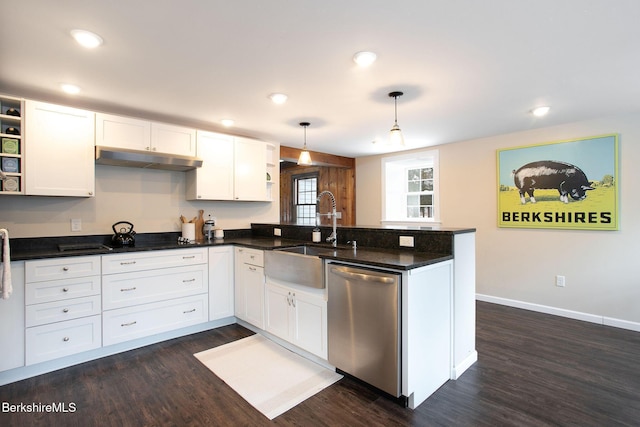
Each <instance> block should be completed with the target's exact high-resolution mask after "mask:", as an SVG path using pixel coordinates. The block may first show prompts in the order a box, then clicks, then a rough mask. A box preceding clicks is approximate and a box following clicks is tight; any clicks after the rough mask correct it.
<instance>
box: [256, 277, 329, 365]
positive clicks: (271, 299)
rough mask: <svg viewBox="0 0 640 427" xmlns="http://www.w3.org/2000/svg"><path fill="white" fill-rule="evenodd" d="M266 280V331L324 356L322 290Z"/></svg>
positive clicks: (324, 329) (324, 325) (323, 304)
mask: <svg viewBox="0 0 640 427" xmlns="http://www.w3.org/2000/svg"><path fill="white" fill-rule="evenodd" d="M271 280H272V279H269V281H268V282H267V285H266V293H265V330H266V331H267V332H270V333H272V334H274V335H277V336H278V337H280V338H282V339H285V340H287V341H289V342H290V343H292V344H294V345H296V346H298V347H300V348H302V349H304V350H306V351H308V352H310V353H313V354H315V355H316V356H319V357H321V358H323V359H327V357H328V354H327V301H326V299H325V298H324V293H318V294H314V293H309V292H306V291H303V290H301V288H300V287H299V286H296V287H292V286H291V287H290V286H285V285H284V283H282V284H277V283H274V282H271Z"/></svg>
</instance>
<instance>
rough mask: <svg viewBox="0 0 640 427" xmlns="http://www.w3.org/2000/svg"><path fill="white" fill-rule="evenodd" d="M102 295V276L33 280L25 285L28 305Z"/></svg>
mask: <svg viewBox="0 0 640 427" xmlns="http://www.w3.org/2000/svg"><path fill="white" fill-rule="evenodd" d="M91 295H100V276H89V277H80V278H77V279H64V280H51V281H47V282H33V283H27V284H26V285H25V303H26V304H27V305H31V304H40V303H46V302H52V301H60V300H66V299H71V298H79V297H86V296H91Z"/></svg>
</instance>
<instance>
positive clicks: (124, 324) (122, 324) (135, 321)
mask: <svg viewBox="0 0 640 427" xmlns="http://www.w3.org/2000/svg"><path fill="white" fill-rule="evenodd" d="M136 323H138V321H137V320H134V321H133V322H129V323H121V324H120V326H123V327H124V326H133V325H135V324H136Z"/></svg>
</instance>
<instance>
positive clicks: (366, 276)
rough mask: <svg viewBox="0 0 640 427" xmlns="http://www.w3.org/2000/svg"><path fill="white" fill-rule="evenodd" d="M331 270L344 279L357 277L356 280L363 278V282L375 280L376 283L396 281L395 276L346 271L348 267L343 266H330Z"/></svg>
mask: <svg viewBox="0 0 640 427" xmlns="http://www.w3.org/2000/svg"><path fill="white" fill-rule="evenodd" d="M331 272H332V273H333V274H335V275H337V276H340V277H343V278H345V279H357V280H363V281H365V282H376V283H386V284H391V283H395V282H396V279H395V277H388V276H376V275H373V274H363V273H354V272H352V271H348V269H346V268H343V267H331Z"/></svg>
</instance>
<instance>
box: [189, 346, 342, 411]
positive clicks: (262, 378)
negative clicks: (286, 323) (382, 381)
mask: <svg viewBox="0 0 640 427" xmlns="http://www.w3.org/2000/svg"><path fill="white" fill-rule="evenodd" d="M194 356H195V357H197V358H198V360H200V362H202V363H203V364H204V365H205V366H206V367H207V368H209V369H210V370H211V371H213V373H214V374H216V375H217V376H218V377H220V378H221V379H222V380H223V381H224V382H225V383H227V384H228V385H229V386H230V387H231V388H233V389H234V390H235V391H236V392H237V393H238V394H239V395H240V396H242V397H243V398H244V399H245V400H246V401H247V402H249V403H250V404H251V405H252V406H253V407H254V408H256V409H257V410H259V411H260V412H262V413H263V414H264V415H265V416H266V417H267V418H269V419H270V420H272V419H274V418H275V417H277V416H278V415H280V414H282V413H284V412H286V411H288V410H289V409H291V408H293V407H294V406H296V405H297V404H298V403H300V402H302V401H304V400H305V399H307V398H308V397H310V396H313V395H314V394H316V393H317V392H319V391H320V390H322V389H324V388H325V387H328V386H330V385H331V384H333V383H335V382H336V381H338V380H339V379H340V378H342V375H339V374H337V373H335V372H334V371H331V370H329V369H327V368H325V367H323V366H320V365H318V364H317V363H314V362H311V361H310V360H307V359H305V358H303V357H302V356H299V355H297V354H295V353H293V352H291V351H289V350H287V349H285V348H283V347H281V346H279V345H278V344H276V343H274V342H272V341H270V340H268V339H267V338H265V337H263V336H262V335H259V334H256V335H252V336H250V337H247V338H243V339H241V340H238V341H234V342H232V343H229V344H225V345H222V346H220V347H215V348H212V349H209V350H205V351H202V352H200V353H196V354H194Z"/></svg>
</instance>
